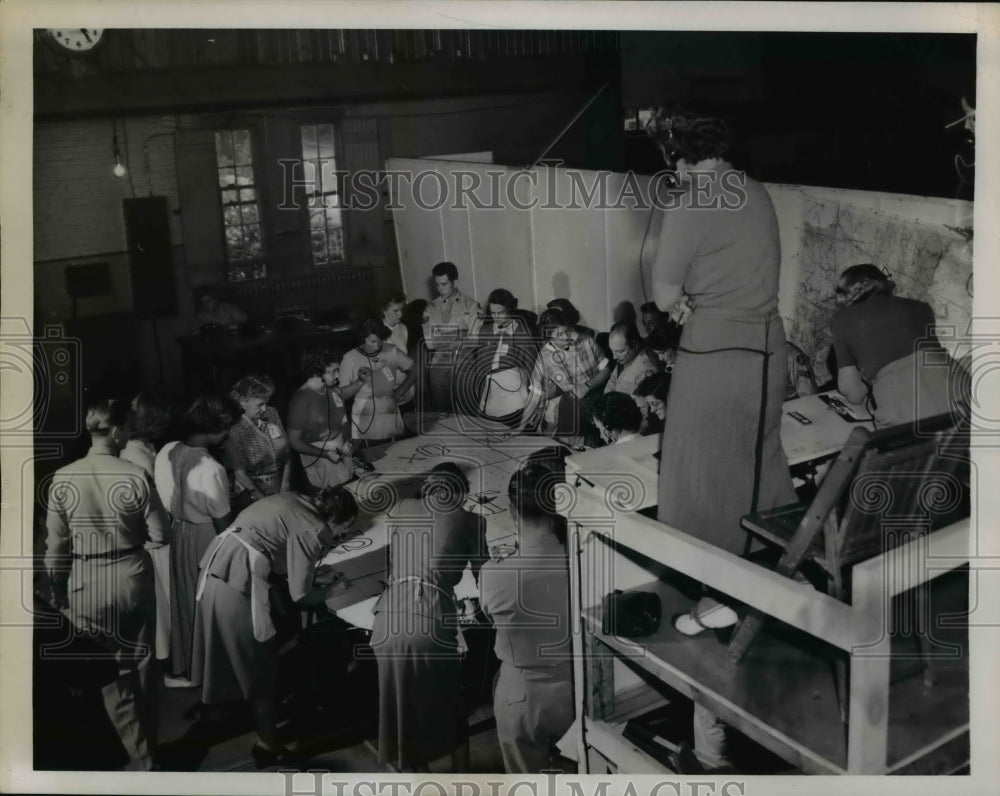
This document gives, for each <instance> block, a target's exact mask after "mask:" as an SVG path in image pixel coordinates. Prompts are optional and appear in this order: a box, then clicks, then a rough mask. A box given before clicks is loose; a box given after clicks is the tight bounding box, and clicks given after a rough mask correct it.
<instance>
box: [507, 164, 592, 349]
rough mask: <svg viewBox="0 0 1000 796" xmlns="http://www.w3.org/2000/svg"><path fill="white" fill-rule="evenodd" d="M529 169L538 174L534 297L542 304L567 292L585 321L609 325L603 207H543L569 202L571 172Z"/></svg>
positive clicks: (534, 210) (534, 227) (589, 324)
mask: <svg viewBox="0 0 1000 796" xmlns="http://www.w3.org/2000/svg"><path fill="white" fill-rule="evenodd" d="M532 173H536V174H537V175H538V178H537V183H538V189H537V191H536V196H537V200H538V201H537V206H536V207H535V208H534V209H533V210H532V211H531V215H532V224H533V229H534V251H533V261H534V264H535V271H534V273H535V285H536V289H537V295H538V302H539V303H540V304H544V303H545V302H547V301H549V300H551V299H552V298H555V297H557V296H559V297H563V298H568V299H569V300H570V301H572V302H573V304H575V305H576V307H577V309H578V310H579V311H580V315H581V316H582V318H583V323H584V324H586V325H587V326H591V327H593V328H596V329H599V330H601V329H607V328H608V322H609V321H610V319H611V313H610V307H609V305H608V278H607V263H606V262H605V231H604V216H603V211H602V210H600V209H589V208H584V209H577V208H573V209H565V210H564V209H555V208H554V207H551V206H550V207H546V205H553V206H554V205H558V204H565V203H566V202H567V199H566V197H569V196H570V190H571V185H570V178H569V177H568V176H567V174H566V172H565V171H564V170H562V169H552V168H544V167H543V168H539V169H533V170H532ZM588 173H589V172H588ZM522 182H524V183H527V180H526V179H525V180H522Z"/></svg>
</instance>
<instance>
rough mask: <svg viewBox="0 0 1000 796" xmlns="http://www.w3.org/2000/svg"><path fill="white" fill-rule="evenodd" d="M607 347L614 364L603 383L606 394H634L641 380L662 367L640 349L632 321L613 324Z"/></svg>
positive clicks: (638, 338)
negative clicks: (606, 380)
mask: <svg viewBox="0 0 1000 796" xmlns="http://www.w3.org/2000/svg"><path fill="white" fill-rule="evenodd" d="M608 346H609V347H610V349H611V355H612V356H613V357H614V358H615V365H614V367H613V368H612V370H611V376H610V378H609V379H608V382H607V384H605V385H604V392H606V393H609V392H623V393H625V394H626V395H629V396H633V395H635V390H636V388H637V387H638V386H639V382H640V381H642V380H643V379H645V378H647V377H649V376H652V375H653V374H654V373H659V372H660V371H661V370H662V369H663V368H662V366H661V365H660V361H659V360H658V359H657V358H656V357H655V356H653V355H652V354H650V353H649V351H647V350H646V349H645V348H643V345H642V338H641V337H639V330H638V329H636V327H635V325H634V324H625V323H617V324H615V325H614V326H612V327H611V333H610V334H609V336H608Z"/></svg>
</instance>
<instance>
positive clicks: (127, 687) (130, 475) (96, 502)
mask: <svg viewBox="0 0 1000 796" xmlns="http://www.w3.org/2000/svg"><path fill="white" fill-rule="evenodd" d="M127 417H128V406H127V405H126V404H124V403H122V402H119V401H98V402H97V403H96V404H95V405H94V406H92V407H91V408H90V409H89V410H88V412H87V421H86V423H87V431H89V432H90V437H91V446H90V451H89V452H88V453H87V455H86V456H84V457H83V458H82V459H80V460H79V461H75V462H73V463H72V464H69V465H67V466H66V467H63V468H62V469H60V470H59V471H58V472H56V474H55V478H54V479H53V481H52V487H51V490H50V492H49V505H48V517H47V520H46V524H47V529H48V538H47V540H46V553H45V565H46V568H47V569H48V571H49V573H50V578H51V582H52V590H53V603H54V605H55V607H57V608H62V609H66V615H67V616H68V617H69V619H70V621H71V622H72V623H73V625H74V627H75V628H76V629H77V630H78V631H79V632H82V633H84V634H86V635H88V636H91V637H93V638H96V639H97V640H98V641H99V642H100V643H101V645H102V646H103V647H104V648H105V649H106V650H107V654H108V656H109V657H113V658H114V660H115V661H116V663H117V664H118V678H117V679H116V680H114V681H113V682H111V683H108V684H107V685H106V686H104V688H103V689H102V696H103V699H104V707H105V710H106V711H107V713H108V717H109V718H110V719H111V722H112V724H114V726H115V729H116V730H117V731H118V736H119V738H120V739H121V742H122V745H123V746H124V747H125V751H126V752H127V753H128V756H129V763H128V770H130V771H149V770H150V769H151V768H152V764H153V760H152V749H153V747H154V746H155V735H156V710H155V708H156V688H155V683H154V680H153V669H154V657H153V641H154V637H155V631H156V594H155V592H154V589H153V564H152V560H151V559H150V557H149V553H148V552H146V549H145V547H144V545H145V543H146V542H147V541H152V542H156V543H160V544H162V543H164V542H165V541H166V537H165V532H166V529H165V528H163V527H161V525H160V522H159V520H158V518H157V515H156V513H155V512H153V511H151V508H150V506H151V505H155V503H154V504H151V502H150V495H151V494H152V493H153V490H154V486H153V484H152V481H151V479H150V477H149V475H147V474H146V472H145V471H144V470H143V469H142V468H141V467H140V466H138V465H136V464H132V463H131V462H127V461H125V460H124V459H119V458H118V453H119V451H120V450H121V448H122V447H123V446H124V444H125V431H124V429H125V421H126V420H127ZM52 654H53V655H58V654H59V653H58V651H54V652H53V653H52Z"/></svg>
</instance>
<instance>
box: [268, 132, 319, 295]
mask: <svg viewBox="0 0 1000 796" xmlns="http://www.w3.org/2000/svg"><path fill="white" fill-rule="evenodd" d="M262 132H263V135H264V142H263V147H262V150H263V152H264V157H263V158H261V159H260V163H261V164H262V168H261V169H260V171H261V173H262V176H263V181H264V182H265V183H266V188H267V190H266V195H262V199H263V200H264V217H265V218H266V219H269V220H270V225H269V226H268V228H266V229H265V235H267V236H268V237H267V240H266V243H267V257H268V261H269V263H271V265H270V268H271V272H270V273H271V275H273V276H295V275H299V274H305V273H310V272H311V271H312V254H311V250H310V246H309V230H308V226H309V221H308V212H309V211H308V209H307V208H306V207H305V205H306V202H307V199H306V197H304V196H302V193H303V190H302V189H299V190H298V191H295V192H293V189H292V184H291V182H292V178H294V179H302V177H303V173H302V169H301V168H294V169H293V168H292V167H290V166H282V164H281V163H280V162H279V161H280V160H295V161H298V160H300V159H301V157H302V143H301V136H300V132H299V123H298V121H297V120H296V119H293V118H288V117H268V118H267V119H265V120H264V124H263V125H262ZM286 169H287V172H288V173H287V175H286Z"/></svg>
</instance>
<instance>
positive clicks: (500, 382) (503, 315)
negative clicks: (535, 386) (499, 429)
mask: <svg viewBox="0 0 1000 796" xmlns="http://www.w3.org/2000/svg"><path fill="white" fill-rule="evenodd" d="M486 307H487V309H488V311H489V314H488V315H487V316H486V317H485V318H481V319H479V320H477V321H476V325H475V326H474V327H473V330H472V334H471V336H473V337H475V340H476V347H475V349H474V350H473V352H472V357H471V358H470V361H469V363H470V364H471V365H472V366H473V367H472V379H471V385H470V384H469V383H468V382H466V383H465V384H462V385H460V386H459V390H460V393H459V394H460V395H462V393H463V392H465V390H468V389H469V387H471V393H472V394H471V395H469V396H468V399H467V400H465V401H463V403H464V404H465V405H466V406H467V409H473V411H474V413H475V414H480V415H483V416H484V417H487V418H489V419H490V420H498V421H500V422H501V423H507V424H511V425H516V424H517V423H518V422H520V420H521V412H522V411H523V410H524V408H525V406H527V405H528V400H529V395H530V393H529V391H528V383H529V381H530V378H531V371H532V369H533V368H534V366H535V358H536V357H537V356H538V347H537V345H536V343H535V341H534V339H533V337H532V334H531V330H530V329H529V328H528V324H527V323H526V322H525V320H524V319H523V318H521V317H520V316H518V315H515V314H514V313H515V311H516V310H517V299H516V298H514V296H513V294H512V293H511V292H510V291H509V290H504V289H503V288H497V289H496V290H494V291H493V292H491V293H490V295H489V297H488V298H487V299H486ZM463 387H464V389H463ZM463 397H464V396H463Z"/></svg>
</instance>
